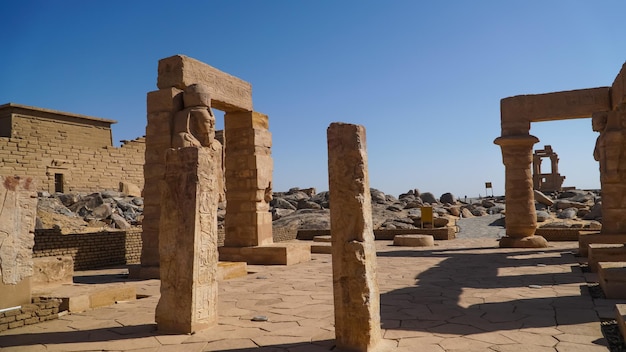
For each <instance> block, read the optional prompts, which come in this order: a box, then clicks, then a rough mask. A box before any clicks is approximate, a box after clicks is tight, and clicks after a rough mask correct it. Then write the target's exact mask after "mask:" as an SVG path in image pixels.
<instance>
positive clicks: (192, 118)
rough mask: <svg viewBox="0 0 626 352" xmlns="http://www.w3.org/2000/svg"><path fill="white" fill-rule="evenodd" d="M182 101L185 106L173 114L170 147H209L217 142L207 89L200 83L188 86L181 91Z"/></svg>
mask: <svg viewBox="0 0 626 352" xmlns="http://www.w3.org/2000/svg"><path fill="white" fill-rule="evenodd" d="M183 102H184V104H185V108H184V109H183V110H181V111H179V112H178V113H176V115H175V116H174V126H173V127H174V128H173V131H174V132H173V136H172V147H174V148H181V147H200V146H202V147H210V146H211V144H212V143H214V142H217V141H216V140H215V116H214V115H213V111H211V96H210V94H209V91H208V89H207V88H206V87H205V86H203V85H201V84H192V85H190V86H188V87H187V88H185V91H184V92H183ZM217 143H219V142H217Z"/></svg>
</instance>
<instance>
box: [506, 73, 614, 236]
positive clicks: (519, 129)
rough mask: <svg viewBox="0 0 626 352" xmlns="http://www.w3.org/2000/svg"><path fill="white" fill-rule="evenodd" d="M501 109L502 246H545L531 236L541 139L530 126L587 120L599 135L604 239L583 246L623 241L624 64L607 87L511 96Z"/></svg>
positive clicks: (598, 150)
mask: <svg viewBox="0 0 626 352" xmlns="http://www.w3.org/2000/svg"><path fill="white" fill-rule="evenodd" d="M500 111H501V127H502V135H501V136H500V137H498V138H496V140H495V141H494V143H496V144H498V145H499V146H500V147H501V148H502V160H503V163H504V165H505V182H506V185H505V188H506V190H505V191H506V237H504V238H503V239H502V240H501V241H500V246H502V247H544V246H546V241H545V239H543V238H540V237H537V236H534V234H535V229H536V226H537V217H536V213H535V205H534V194H533V179H532V173H531V163H532V161H533V153H532V150H533V145H534V144H535V143H537V142H538V141H539V140H538V139H537V138H536V137H534V136H532V135H531V134H530V127H531V123H534V122H542V121H553V120H565V119H575V118H589V117H593V129H594V130H595V131H597V132H600V136H599V137H598V142H597V144H596V148H595V152H594V156H595V158H596V160H598V161H599V163H600V180H601V184H602V235H590V236H583V238H586V239H584V240H583V238H581V242H582V241H584V242H586V243H588V241H610V243H615V242H618V243H626V220H625V219H626V138H625V136H626V127H625V126H626V64H625V65H624V66H622V69H621V71H620V72H619V74H618V75H617V77H616V78H615V80H614V81H613V84H612V85H611V86H610V87H599V88H589V89H580V90H572V91H562V92H555V93H547V94H537V95H519V96H514V97H509V98H505V99H502V101H501V104H500ZM590 153H591V151H590ZM592 238H593V239H592Z"/></svg>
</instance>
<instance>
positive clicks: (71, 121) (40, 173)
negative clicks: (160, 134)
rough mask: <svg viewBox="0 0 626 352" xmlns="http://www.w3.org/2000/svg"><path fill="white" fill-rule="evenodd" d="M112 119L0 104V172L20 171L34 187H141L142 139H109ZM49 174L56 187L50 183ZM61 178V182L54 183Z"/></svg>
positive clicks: (51, 189) (88, 189)
mask: <svg viewBox="0 0 626 352" xmlns="http://www.w3.org/2000/svg"><path fill="white" fill-rule="evenodd" d="M113 123H115V121H113V120H106V119H100V118H94V117H89V116H83V115H77V114H71V113H64V112H60V111H54V110H46V109H41V108H34V107H28V106H22V105H16V104H5V105H0V175H2V176H13V175H25V176H30V177H33V178H34V179H35V180H36V181H37V185H38V188H39V190H43V191H48V192H51V193H52V192H55V190H56V189H58V187H59V184H61V183H62V186H63V187H62V191H63V192H96V191H102V190H117V189H118V188H119V182H121V181H124V182H130V183H133V184H135V185H137V186H139V187H140V188H143V164H144V160H145V155H144V154H145V150H146V143H145V138H144V137H141V138H137V139H134V140H132V141H122V145H121V146H120V147H114V146H113V143H112V133H111V124H113ZM55 178H56V181H57V186H56V187H55ZM60 179H62V182H61V183H58V182H59V180H60Z"/></svg>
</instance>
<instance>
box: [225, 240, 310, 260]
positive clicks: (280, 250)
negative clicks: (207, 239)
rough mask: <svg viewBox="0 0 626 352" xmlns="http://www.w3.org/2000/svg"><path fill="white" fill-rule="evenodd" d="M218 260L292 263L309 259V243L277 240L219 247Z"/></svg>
mask: <svg viewBox="0 0 626 352" xmlns="http://www.w3.org/2000/svg"><path fill="white" fill-rule="evenodd" d="M218 251H219V255H220V260H223V261H233V262H246V263H248V264H250V265H293V264H298V263H302V262H308V261H309V260H311V245H310V244H308V243H304V242H279V243H272V244H268V245H264V246H257V247H219V248H218Z"/></svg>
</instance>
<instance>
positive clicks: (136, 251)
mask: <svg viewBox="0 0 626 352" xmlns="http://www.w3.org/2000/svg"><path fill="white" fill-rule="evenodd" d="M141 244H142V242H141V230H140V229H136V230H128V231H110V232H96V233H83V234H65V235H64V234H61V233H59V232H58V231H56V230H36V231H35V246H34V248H33V257H34V258H38V257H52V256H59V255H69V256H72V258H73V259H74V270H87V269H97V268H102V267H107V266H113V265H125V264H138V263H139V262H140V258H141Z"/></svg>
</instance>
